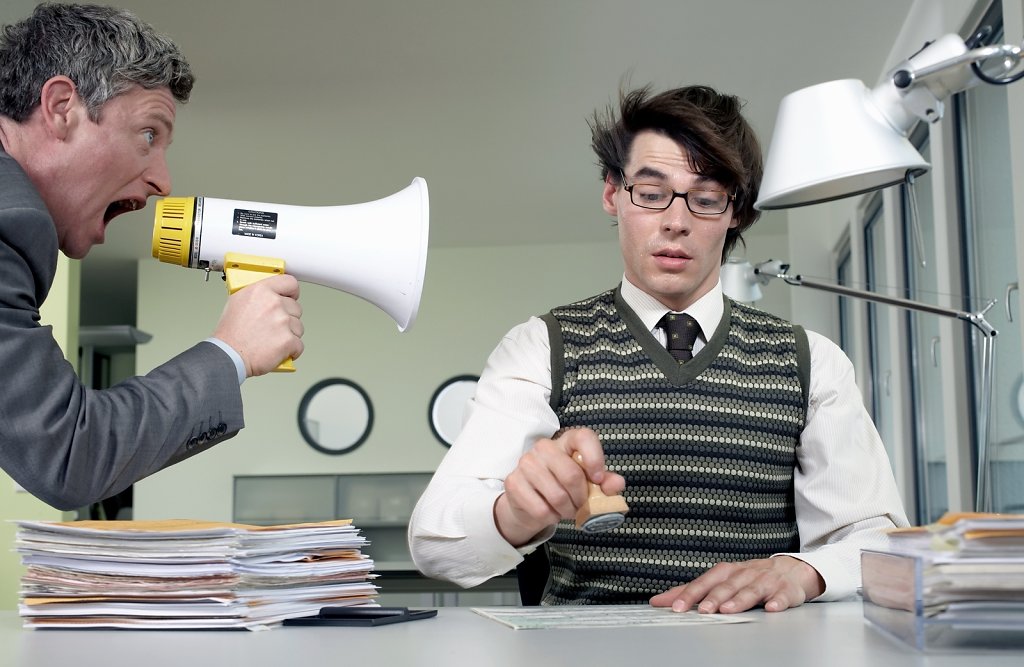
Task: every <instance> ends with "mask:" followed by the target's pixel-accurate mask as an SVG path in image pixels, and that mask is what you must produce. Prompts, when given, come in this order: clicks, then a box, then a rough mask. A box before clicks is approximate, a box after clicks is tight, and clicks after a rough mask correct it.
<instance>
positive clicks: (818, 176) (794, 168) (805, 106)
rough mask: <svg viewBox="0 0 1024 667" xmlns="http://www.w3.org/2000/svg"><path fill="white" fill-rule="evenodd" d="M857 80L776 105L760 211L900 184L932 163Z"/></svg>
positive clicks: (791, 97) (821, 87)
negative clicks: (881, 109) (908, 174)
mask: <svg viewBox="0 0 1024 667" xmlns="http://www.w3.org/2000/svg"><path fill="white" fill-rule="evenodd" d="M873 99H874V98H873V97H872V93H871V91H869V90H868V89H867V87H866V86H865V85H864V84H863V83H861V82H860V81H857V80H856V79H841V80H839V81H829V82H828V83H821V84H818V85H816V86H811V87H809V88H804V89H802V90H798V91H796V92H794V93H790V94H789V95H787V96H786V97H784V98H783V99H782V103H781V104H780V105H779V115H778V117H777V119H776V121H775V132H774V133H773V135H772V140H771V144H770V146H769V148H768V158H767V160H766V161H765V172H764V178H763V180H762V182H761V191H760V197H759V198H758V200H757V202H756V203H755V204H754V207H755V208H756V209H758V210H762V211H763V210H771V209H779V208H792V207H794V206H805V205H807V204H817V203H821V202H826V201H831V200H833V199H840V198H842V197H849V196H852V195H857V194H861V193H864V192H870V191H872V190H877V189H879V188H883V187H887V186H889V185H895V184H896V183H900V182H902V181H903V180H904V178H905V177H906V173H907V172H908V171H912V172H914V173H915V174H920V173H924V172H925V171H927V170H928V168H929V164H928V163H927V162H926V161H925V159H924V158H923V157H921V154H920V153H918V152H917V150H916V149H915V148H914V146H913V145H912V144H911V143H910V141H908V140H907V137H906V135H905V134H904V131H902V130H899V129H894V128H893V127H892V125H890V124H889V123H888V122H887V121H886V120H885V118H884V116H883V115H882V113H881V112H880V111H879V109H878V108H877V107H876V106H875V102H874V101H873Z"/></svg>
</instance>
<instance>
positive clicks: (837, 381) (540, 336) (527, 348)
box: [409, 278, 908, 600]
mask: <svg viewBox="0 0 1024 667" xmlns="http://www.w3.org/2000/svg"><path fill="white" fill-rule="evenodd" d="M622 297H623V299H624V300H625V302H626V303H627V304H629V306H630V308H632V309H633V310H634V311H635V312H636V314H637V315H638V316H639V317H640V319H641V321H643V323H644V325H645V326H647V328H648V329H649V330H651V332H652V333H653V334H654V335H655V337H656V338H657V339H658V340H659V341H660V342H661V344H662V345H664V344H665V334H664V331H663V330H662V329H660V328H658V329H656V328H655V327H656V325H657V323H658V320H660V319H661V317H662V316H663V315H664V314H665V313H666V312H668V310H667V309H666V308H665V306H663V305H662V304H661V303H660V302H659V301H658V300H657V299H655V298H654V297H652V296H650V295H649V294H647V293H645V292H643V291H641V290H640V289H639V288H637V287H635V286H634V285H631V284H630V283H629V282H628V281H627V280H626V279H625V278H623V280H622ZM723 310H724V306H723V303H722V288H721V284H719V285H717V286H716V287H715V288H714V289H712V290H711V291H710V292H709V293H708V294H706V295H704V296H703V297H701V299H700V300H698V301H697V302H696V303H695V304H693V305H692V306H691V307H690V308H688V309H687V310H686V312H687V313H689V314H690V315H692V316H693V317H694V318H695V319H696V320H697V322H699V323H700V325H701V330H702V332H704V333H705V334H708V333H713V332H714V331H715V330H716V329H717V328H718V325H719V323H720V322H721V319H722V314H723ZM807 338H808V343H809V347H810V353H811V374H810V375H811V378H810V385H811V386H810V392H809V401H808V408H807V420H806V424H805V426H804V430H803V432H802V433H801V436H800V446H799V447H798V448H797V452H796V453H797V467H796V470H795V480H794V487H795V504H796V520H797V528H798V530H799V533H800V544H801V552H800V553H798V554H796V553H794V554H786V555H790V556H794V557H796V558H800V559H801V560H803V561H805V562H807V563H808V564H810V565H811V566H812V567H814V568H815V569H816V570H817V571H818V573H819V574H821V576H822V578H823V579H824V581H825V592H824V594H823V595H821V596H820V597H819V598H817V599H818V600H835V599H840V598H844V597H848V596H850V595H851V594H853V593H854V592H856V590H857V588H858V586H860V550H861V549H862V548H866V547H880V546H882V545H883V544H884V540H885V533H884V531H885V530H886V529H889V528H893V527H896V526H906V525H908V522H907V519H906V515H905V513H904V511H903V507H902V503H901V501H900V498H899V494H898V492H897V489H896V483H895V480H894V479H893V475H892V470H891V468H890V465H889V460H888V458H887V456H886V453H885V448H884V447H883V446H882V442H881V439H880V438H879V436H878V432H877V430H876V429H875V426H874V424H873V423H872V421H871V418H870V416H869V415H868V413H867V411H866V410H865V409H864V403H863V400H862V398H861V394H860V391H859V390H858V389H857V386H856V384H855V381H854V373H853V365H852V364H851V363H850V360H849V359H848V358H847V357H846V355H845V354H844V353H843V351H842V350H841V349H840V348H839V347H838V346H837V345H835V343H833V342H832V341H830V340H829V339H827V338H825V337H824V336H821V335H819V334H816V333H814V332H811V331H808V332H807ZM705 342H706V335H705V336H704V337H700V338H698V340H697V342H696V344H695V345H694V355H697V354H699V353H700V350H701V349H702V348H703V346H704V343H705ZM550 396H551V351H550V345H549V341H548V331H547V326H546V325H545V323H544V321H543V320H541V319H539V318H536V317H534V318H531V319H530V320H529V321H527V322H525V323H523V324H520V325H518V326H516V327H515V328H513V329H512V330H511V331H510V332H509V333H508V334H507V335H506V336H505V337H504V338H503V339H502V341H501V343H499V345H498V347H497V348H496V349H495V350H494V352H492V353H491V356H490V358H489V359H488V360H487V365H486V367H485V368H484V370H483V373H482V374H481V376H480V381H479V383H478V384H477V388H476V394H475V396H474V397H473V398H472V399H470V401H469V402H468V404H467V406H466V416H465V420H464V425H463V428H462V431H461V432H460V434H459V436H458V438H457V439H456V441H455V443H454V444H453V445H452V447H451V449H450V450H449V451H448V453H447V455H446V456H445V458H444V460H443V461H442V462H441V465H440V466H438V469H437V471H436V472H435V473H434V477H433V479H432V480H431V482H430V484H429V486H428V487H427V489H426V491H425V492H424V494H423V496H422V497H421V498H420V500H419V502H418V503H417V505H416V509H415V510H414V512H413V515H412V519H411V521H410V525H409V545H410V549H411V551H412V557H413V561H414V562H415V564H416V567H417V568H419V569H420V571H422V572H423V573H424V574H426V575H427V576H430V577H434V578H438V579H444V580H447V581H451V582H454V583H456V584H458V585H460V586H463V587H467V588H468V587H471V586H476V585H477V584H480V583H482V582H484V581H486V580H488V579H490V578H491V577H494V576H497V575H500V574H504V573H505V572H508V571H509V570H511V569H512V568H514V567H515V566H516V565H517V564H518V563H519V562H521V561H522V559H523V554H526V553H529V552H530V551H532V550H534V549H536V548H537V546H539V545H540V544H542V543H543V542H545V541H546V540H547V539H549V538H550V537H551V535H552V534H553V533H554V526H552V527H551V528H550V529H549V530H548V531H546V532H545V533H543V534H541V535H540V536H539V537H538V539H537V540H536V541H535V542H533V543H531V544H528V545H525V546H523V547H520V548H518V549H517V548H516V547H513V546H512V545H510V544H509V543H508V542H506V541H505V539H504V538H503V537H502V536H501V534H500V533H499V532H498V529H497V527H496V526H495V523H494V514H493V507H494V502H495V500H496V499H497V498H498V496H499V495H501V493H502V492H503V489H504V479H505V477H506V476H507V475H508V474H509V473H511V472H512V471H513V470H514V469H515V467H516V465H517V464H518V462H519V458H520V457H521V456H522V455H523V453H524V452H525V451H527V450H528V449H529V448H530V447H532V446H533V443H534V442H535V441H536V440H537V439H538V438H547V437H551V435H552V434H553V433H554V432H555V431H557V430H558V429H559V423H558V418H557V416H556V415H555V413H554V411H553V410H552V409H551V406H550V404H549V399H550ZM626 484H627V486H628V484H629V479H626ZM680 583H683V582H680Z"/></svg>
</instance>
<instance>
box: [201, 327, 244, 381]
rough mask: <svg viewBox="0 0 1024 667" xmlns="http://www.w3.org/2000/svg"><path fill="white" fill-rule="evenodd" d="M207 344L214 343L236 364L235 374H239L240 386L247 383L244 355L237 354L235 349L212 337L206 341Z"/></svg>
mask: <svg viewBox="0 0 1024 667" xmlns="http://www.w3.org/2000/svg"><path fill="white" fill-rule="evenodd" d="M206 342H208V343H213V344H214V345H216V346H217V347H219V348H220V349H222V350H224V352H225V353H226V354H227V355H228V356H229V357H231V361H233V362H234V364H235V372H236V373H238V384H239V385H241V384H242V383H243V382H245V362H244V361H242V355H240V354H238V352H235V348H233V347H231V346H230V345H228V344H227V343H225V342H224V341H222V340H221V339H220V338H214V337H213V336H211V337H209V338H207V339H206Z"/></svg>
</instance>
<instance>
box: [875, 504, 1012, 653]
mask: <svg viewBox="0 0 1024 667" xmlns="http://www.w3.org/2000/svg"><path fill="white" fill-rule="evenodd" d="M861 570H862V578H863V593H864V598H865V600H866V601H867V603H868V604H866V605H865V610H864V612H865V616H866V617H867V618H868V620H870V621H872V622H873V623H874V624H875V625H876V626H878V627H880V628H881V629H882V630H885V631H888V632H889V633H890V634H894V635H897V636H899V637H900V638H901V639H904V640H906V641H908V642H910V643H913V644H915V645H916V646H918V647H919V648H926V647H927V644H928V643H929V640H930V637H931V636H938V635H939V634H942V633H944V632H945V633H948V631H951V630H953V629H957V628H959V629H969V630H972V631H974V632H975V633H977V632H979V631H986V632H987V631H1011V632H1013V633H1019V634H1020V636H1022V637H1024V516H1022V515H1000V514H977V513H956V514H947V515H946V516H944V517H942V519H940V520H939V521H938V522H936V523H935V524H932V525H929V526H921V527H916V528H905V529H898V530H895V531H893V532H891V533H890V534H889V548H888V549H887V550H885V551H864V552H863V553H862V555H861ZM883 609H884V610H901V611H903V612H905V613H906V614H905V615H901V614H894V613H892V612H891V611H883Z"/></svg>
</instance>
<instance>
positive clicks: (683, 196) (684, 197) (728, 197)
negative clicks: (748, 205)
mask: <svg viewBox="0 0 1024 667" xmlns="http://www.w3.org/2000/svg"><path fill="white" fill-rule="evenodd" d="M619 175H620V176H622V189H623V190H625V191H626V192H628V193H629V203H631V204H632V205H633V206H636V207H637V208H643V209H646V210H648V211H667V210H668V209H669V208H671V207H672V204H673V202H675V200H676V198H679V199H682V200H683V203H685V204H686V210H688V211H689V212H690V213H693V214H694V215H703V216H705V217H712V216H715V215H722V214H723V213H725V212H726V211H728V210H729V203H730V202H734V201H736V195H731V194H729V193H728V192H726V191H725V190H704V189H701V188H693V189H691V190H687V191H686V192H676V191H675V190H673V189H672V188H671V187H669V186H667V185H658V184H657V183H642V184H641V183H633V184H632V185H626V174H625V173H623V172H622V171H619ZM637 185H656V186H658V187H661V188H664V189H665V190H668V191H669V192H671V193H672V198H671V199H669V200H668V203H667V204H665V206H663V207H661V208H659V207H656V206H644V205H643V204H637V203H636V201H635V200H634V199H633V188H634V187H636V186H637ZM691 192H721V193H722V194H724V195H725V208H723V209H722V210H721V211H719V212H717V213H702V212H700V211H694V210H693V208H692V207H691V206H690V199H689V194H690V193H691Z"/></svg>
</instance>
